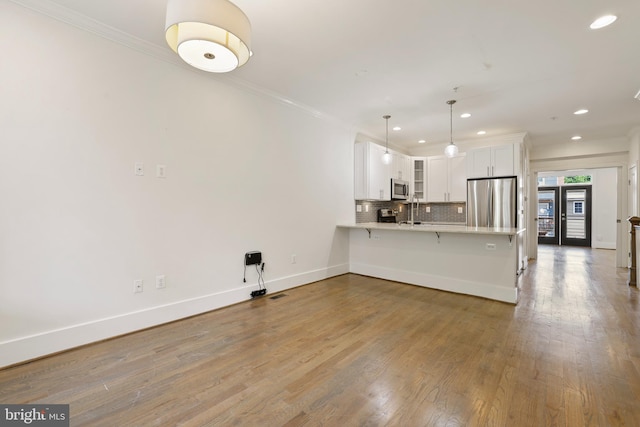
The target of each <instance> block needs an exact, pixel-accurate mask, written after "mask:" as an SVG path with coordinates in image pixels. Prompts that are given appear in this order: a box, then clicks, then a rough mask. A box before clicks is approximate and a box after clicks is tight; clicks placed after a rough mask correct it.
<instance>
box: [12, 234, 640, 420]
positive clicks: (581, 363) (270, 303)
mask: <svg viewBox="0 0 640 427" xmlns="http://www.w3.org/2000/svg"><path fill="white" fill-rule="evenodd" d="M614 257H615V253H614V251H606V250H593V249H588V248H587V249H585V248H567V247H563V248H562V249H560V248H554V247H544V246H541V247H540V252H539V260H538V261H537V262H534V263H531V264H530V267H529V268H528V269H527V270H526V272H525V274H524V276H523V277H522V278H521V284H520V286H521V301H520V303H519V304H518V305H517V306H513V305H509V304H504V303H500V302H495V301H489V300H484V299H481V298H476V297H470V296H464V295H458V294H451V293H446V292H441V291H435V290H430V289H425V288H420V287H414V286H409V285H403V284H399V283H395V282H389V281H385V280H378V279H372V278H368V277H363V276H358V275H344V276H340V277H336V278H333V279H329V280H325V281H322V282H318V283H314V284H310V285H307V286H303V287H300V288H297V289H292V290H289V291H286V292H284V293H285V294H286V296H284V297H282V298H278V299H270V298H268V296H267V297H263V298H261V299H257V300H254V301H250V302H246V303H241V304H238V305H234V306H231V307H227V308H224V309H221V310H217V311H214V312H211V313H207V314H204V315H201V316H197V317H193V318H190V319H186V320H183V321H179V322H175V323H172V324H168V325H163V326H160V327H156V328H153V329H149V330H146V331H141V332H138V333H135V334H131V335H128V336H124V337H120V338H116V339H113V340H109V341H106V342H102V343H98V344H94V345H90V346H86V347H83V348H79V349H76V350H71V351H68V352H65V353H62V354H59V355H55V356H52V357H48V358H45V359H41V360H38V361H34V362H32V363H28V364H25V365H21V366H16V367H13V368H9V369H5V370H0V402H1V403H49V404H53V403H69V404H70V405H71V407H70V408H71V425H73V426H83V425H91V426H93V425H95V426H174V425H176V426H177V425H182V426H302V425H308V426H320V425H322V426H383V425H389V426H441V425H442V426H444V425H446V426H456V425H465V426H543V425H549V426H554V425H557V426H617V425H627V426H638V425H640V309H639V303H638V301H639V294H638V289H637V288H634V287H629V286H627V284H626V280H627V277H628V270H626V269H616V268H615V267H613V266H614V265H615V264H614Z"/></svg>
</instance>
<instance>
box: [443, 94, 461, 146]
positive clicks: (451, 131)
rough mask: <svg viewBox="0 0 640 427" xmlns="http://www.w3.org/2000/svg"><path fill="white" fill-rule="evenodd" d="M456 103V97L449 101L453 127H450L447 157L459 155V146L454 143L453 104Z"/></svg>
mask: <svg viewBox="0 0 640 427" xmlns="http://www.w3.org/2000/svg"><path fill="white" fill-rule="evenodd" d="M455 103H456V100H455V99H452V100H450V101H447V104H449V123H450V125H451V127H450V128H449V129H450V131H449V138H450V139H449V141H450V142H449V145H447V147H446V148H445V149H444V155H445V156H447V157H454V156H457V155H458V146H457V145H456V144H454V143H453V104H455Z"/></svg>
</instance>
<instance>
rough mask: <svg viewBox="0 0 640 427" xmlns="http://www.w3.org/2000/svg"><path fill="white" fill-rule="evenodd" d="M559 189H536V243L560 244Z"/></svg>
mask: <svg viewBox="0 0 640 427" xmlns="http://www.w3.org/2000/svg"><path fill="white" fill-rule="evenodd" d="M559 200H560V192H559V187H538V243H545V244H550V245H558V244H559V243H560V222H559V221H558V216H559V207H560V203H559Z"/></svg>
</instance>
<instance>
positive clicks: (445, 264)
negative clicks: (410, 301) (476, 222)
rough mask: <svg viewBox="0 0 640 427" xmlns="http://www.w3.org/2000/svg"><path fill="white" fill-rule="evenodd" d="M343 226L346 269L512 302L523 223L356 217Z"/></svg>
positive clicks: (516, 281)
mask: <svg viewBox="0 0 640 427" xmlns="http://www.w3.org/2000/svg"><path fill="white" fill-rule="evenodd" d="M338 227H341V228H348V229H350V230H349V271H350V272H352V273H356V274H362V275H366V276H372V277H377V278H381V279H387V280H394V281H398V282H404V283H409V284H412V285H418V286H424V287H428V288H433V289H440V290H444V291H449V292H457V293H462V294H468V295H475V296H479V297H484V298H489V299H494V300H498V301H504V302H508V303H512V304H516V303H517V302H518V286H517V285H518V277H519V273H520V268H519V265H520V264H521V263H520V261H519V260H518V253H519V252H518V245H520V244H521V236H522V233H524V231H525V229H524V228H518V229H516V228H488V227H468V226H466V225H452V224H417V225H410V224H395V223H391V224H385V223H377V222H371V223H358V224H346V225H339V226H338Z"/></svg>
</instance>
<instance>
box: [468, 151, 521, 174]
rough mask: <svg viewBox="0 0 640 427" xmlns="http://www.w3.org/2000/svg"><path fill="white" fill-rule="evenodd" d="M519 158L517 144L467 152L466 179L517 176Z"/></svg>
mask: <svg viewBox="0 0 640 427" xmlns="http://www.w3.org/2000/svg"><path fill="white" fill-rule="evenodd" d="M519 156H520V146H519V145H518V144H506V145H497V146H495V147H485V148H476V149H473V150H469V151H467V177H468V178H486V177H491V176H513V175H518V174H519V173H520V171H519V167H518V165H519V163H518V162H517V161H516V159H518V158H519Z"/></svg>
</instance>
